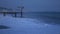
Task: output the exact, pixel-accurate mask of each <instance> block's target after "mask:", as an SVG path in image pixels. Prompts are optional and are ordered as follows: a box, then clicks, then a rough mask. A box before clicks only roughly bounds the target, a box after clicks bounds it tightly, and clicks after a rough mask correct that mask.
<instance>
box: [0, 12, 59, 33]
mask: <svg viewBox="0 0 60 34" xmlns="http://www.w3.org/2000/svg"><path fill="white" fill-rule="evenodd" d="M59 15H60V14H59V12H58V13H57V12H56V13H52V12H51V13H50V12H23V17H22V18H21V15H20V14H17V17H13V16H14V15H12V14H9V15H6V16H3V14H0V25H4V26H7V27H10V28H9V29H0V34H60V16H59Z"/></svg>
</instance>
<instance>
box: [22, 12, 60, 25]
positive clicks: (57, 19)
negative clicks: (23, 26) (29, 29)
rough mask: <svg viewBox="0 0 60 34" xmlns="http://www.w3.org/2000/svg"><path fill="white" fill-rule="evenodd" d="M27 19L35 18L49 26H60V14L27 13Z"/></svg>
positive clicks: (24, 14) (25, 14) (24, 15)
mask: <svg viewBox="0 0 60 34" xmlns="http://www.w3.org/2000/svg"><path fill="white" fill-rule="evenodd" d="M23 17H25V18H35V19H38V20H42V21H43V22H45V23H48V24H54V25H56V24H57V25H60V12H25V13H23Z"/></svg>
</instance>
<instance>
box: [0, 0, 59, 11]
mask: <svg viewBox="0 0 60 34" xmlns="http://www.w3.org/2000/svg"><path fill="white" fill-rule="evenodd" d="M20 2H21V0H0V6H1V7H6V8H13V9H17V6H20ZM23 5H24V7H25V8H24V11H60V0H23Z"/></svg>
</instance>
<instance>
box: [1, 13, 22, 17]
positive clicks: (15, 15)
mask: <svg viewBox="0 0 60 34" xmlns="http://www.w3.org/2000/svg"><path fill="white" fill-rule="evenodd" d="M18 13H19V14H21V17H22V12H0V14H3V16H6V15H7V14H14V17H17V14H18Z"/></svg>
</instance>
